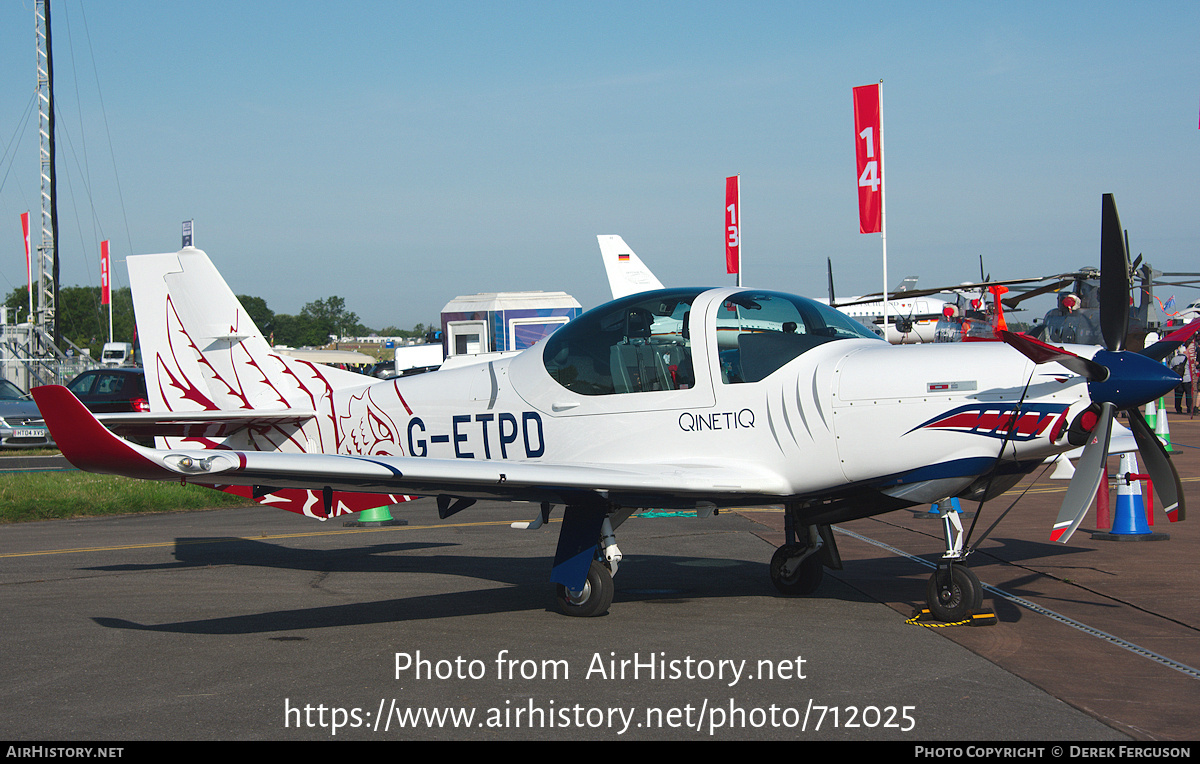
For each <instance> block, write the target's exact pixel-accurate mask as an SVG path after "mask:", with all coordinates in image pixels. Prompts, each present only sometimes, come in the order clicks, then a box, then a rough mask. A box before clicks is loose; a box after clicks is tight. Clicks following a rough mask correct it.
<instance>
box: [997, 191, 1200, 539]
mask: <svg viewBox="0 0 1200 764" xmlns="http://www.w3.org/2000/svg"><path fill="white" fill-rule="evenodd" d="M1130 286H1131V282H1130V265H1129V253H1128V247H1127V245H1126V242H1125V236H1124V232H1123V229H1122V228H1121V219H1120V217H1119V216H1118V215H1117V205H1116V202H1115V201H1114V200H1113V196H1112V194H1105V195H1104V199H1103V205H1102V217H1101V226H1100V332H1101V335H1102V336H1103V337H1104V349H1103V350H1099V351H1097V352H1096V353H1095V355H1093V356H1092V357H1091V358H1090V359H1088V358H1084V357H1083V356H1080V355H1077V354H1075V353H1072V352H1071V351H1069V350H1066V349H1064V348H1058V347H1054V346H1053V345H1048V344H1046V343H1044V342H1040V341H1038V340H1035V339H1033V338H1031V337H1025V336H1022V335H1015V334H1011V333H1009V332H1004V333H1003V336H1002V339H1003V340H1004V341H1005V342H1007V343H1008V344H1009V345H1011V346H1013V347H1014V348H1016V349H1017V350H1019V351H1020V352H1021V353H1023V354H1024V355H1025V356H1026V357H1027V358H1029V359H1031V360H1033V361H1034V362H1035V363H1046V362H1049V361H1055V362H1057V363H1059V364H1061V365H1063V366H1065V367H1066V368H1068V369H1070V370H1071V371H1073V372H1075V373H1076V374H1079V375H1080V376H1082V377H1085V378H1086V379H1087V380H1088V395H1089V396H1090V397H1091V399H1092V402H1093V403H1095V404H1097V407H1096V408H1097V409H1098V411H1097V412H1096V417H1097V419H1096V424H1095V426H1094V427H1093V428H1092V430H1091V432H1090V434H1089V437H1088V441H1087V443H1086V444H1085V445H1084V448H1083V455H1082V456H1081V457H1080V459H1079V466H1078V467H1077V468H1076V471H1075V477H1074V478H1072V479H1071V484H1070V486H1069V487H1068V488H1067V495H1066V498H1064V499H1063V503H1062V508H1061V509H1060V510H1059V512H1058V518H1057V519H1056V520H1055V522H1054V529H1053V531H1052V532H1051V535H1050V539H1051V540H1052V541H1061V542H1063V543H1066V541H1067V540H1068V539H1070V537H1071V534H1072V533H1074V532H1075V529H1076V528H1078V527H1079V524H1080V523H1081V522H1082V521H1083V518H1084V516H1085V515H1086V514H1087V511H1088V508H1089V507H1090V506H1091V502H1092V497H1094V496H1095V495H1096V491H1097V489H1098V488H1099V487H1100V482H1101V481H1102V480H1104V479H1105V471H1106V469H1107V467H1106V464H1107V462H1108V440H1109V434H1110V433H1111V431H1112V420H1113V416H1114V415H1115V414H1116V412H1117V411H1118V410H1123V411H1124V412H1125V415H1126V417H1127V418H1128V420H1129V425H1130V429H1131V430H1132V431H1133V436H1134V439H1135V440H1136V441H1137V444H1138V450H1139V451H1140V452H1141V454H1142V459H1143V461H1144V462H1145V464H1146V472H1147V473H1148V474H1149V475H1150V476H1151V479H1152V480H1153V481H1154V492H1155V494H1156V495H1157V496H1158V497H1159V498H1160V500H1161V501H1162V506H1163V509H1164V511H1165V512H1166V513H1167V517H1168V518H1169V519H1171V520H1172V521H1175V520H1182V519H1183V518H1184V505H1183V487H1182V485H1181V484H1180V482H1179V473H1178V472H1177V471H1176V470H1175V465H1173V464H1172V463H1171V459H1170V457H1169V456H1168V455H1167V452H1166V449H1164V448H1163V445H1162V443H1161V442H1159V440H1158V438H1157V437H1156V436H1155V435H1154V432H1153V431H1152V430H1151V429H1150V425H1149V424H1147V422H1146V419H1145V417H1143V416H1142V413H1141V411H1139V410H1138V406H1140V405H1142V404H1143V403H1148V402H1149V401H1152V400H1155V399H1156V398H1158V397H1160V396H1162V395H1165V394H1166V393H1167V392H1169V391H1170V390H1172V389H1174V387H1175V386H1176V385H1177V384H1179V378H1178V377H1177V376H1176V375H1175V374H1174V373H1173V372H1172V371H1171V370H1170V369H1168V368H1167V367H1166V366H1164V365H1162V364H1161V363H1159V362H1158V361H1160V360H1161V358H1162V357H1164V356H1165V352H1166V350H1165V348H1163V347H1160V346H1163V345H1170V346H1172V347H1178V345H1179V342H1180V341H1186V337H1183V338H1182V340H1181V339H1180V337H1181V336H1182V335H1183V334H1184V331H1183V330H1181V331H1180V332H1176V333H1175V334H1173V335H1171V336H1170V337H1168V338H1167V340H1169V342H1160V343H1157V344H1156V345H1153V346H1152V347H1151V348H1150V349H1149V350H1148V351H1145V352H1144V353H1134V352H1132V351H1127V350H1125V335H1126V333H1127V332H1128V329H1129V295H1130ZM1194 323H1195V326H1191V325H1189V327H1187V329H1190V331H1189V332H1187V336H1191V334H1193V333H1195V332H1196V331H1197V329H1200V321H1197V322H1194ZM1177 335H1178V336H1177ZM1160 353H1162V355H1160Z"/></svg>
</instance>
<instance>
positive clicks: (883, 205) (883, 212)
mask: <svg viewBox="0 0 1200 764" xmlns="http://www.w3.org/2000/svg"><path fill="white" fill-rule="evenodd" d="M883 139H884V130H883V80H880V81H879V179H880V184H879V210H880V212H879V216H880V222H879V233H880V240H881V242H882V243H883V338H884V339H885V340H887V339H888V274H887V181H886V178H887V175H886V174H885V171H884V167H883V163H884V160H885V159H886V157H887V154H886V153H884V150H883ZM888 341H889V342H890V341H891V340H888Z"/></svg>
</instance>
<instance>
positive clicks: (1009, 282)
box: [831, 275, 1071, 308]
mask: <svg viewBox="0 0 1200 764" xmlns="http://www.w3.org/2000/svg"><path fill="white" fill-rule="evenodd" d="M1049 280H1055V282H1054V284H1053V285H1052V286H1051V288H1050V289H1049V290H1047V291H1053V290H1054V289H1060V288H1061V287H1063V286H1065V285H1067V284H1070V283H1071V281H1070V280H1069V279H1068V278H1067V277H1066V276H1061V275H1060V276H1031V277H1029V278H1023V279H1006V280H1004V281H978V282H974V283H964V284H955V285H953V286H944V287H928V288H923V289H910V290H908V291H904V292H890V293H888V300H892V301H899V300H913V299H916V298H918V297H928V296H930V295H935V294H943V293H945V294H950V293H954V292H963V291H972V290H977V289H987V288H988V287H992V286H1014V285H1020V284H1036V283H1040V282H1043V281H1049ZM882 299H883V293H882V292H874V293H872V294H865V295H862V296H861V297H855V298H853V299H851V300H838V301H837V303H836V304H833V303H831V306H832V307H835V308H845V307H849V306H852V305H862V304H864V303H869V302H879V301H880V300H882ZM1022 299H1024V298H1023V297H1022Z"/></svg>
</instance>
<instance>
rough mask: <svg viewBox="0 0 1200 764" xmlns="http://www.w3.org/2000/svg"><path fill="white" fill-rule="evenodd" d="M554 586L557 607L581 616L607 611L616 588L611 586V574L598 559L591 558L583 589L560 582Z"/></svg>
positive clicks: (564, 611) (585, 616)
mask: <svg viewBox="0 0 1200 764" xmlns="http://www.w3.org/2000/svg"><path fill="white" fill-rule="evenodd" d="M555 586H557V587H558V609H559V610H561V611H562V612H563V613H564V614H566V615H573V616H579V617H581V618H587V617H589V616H593V615H604V614H605V613H607V612H608V606H609V605H611V604H612V599H613V592H614V590H615V588H616V587H614V586H613V580H612V574H611V573H609V572H608V568H606V567H605V566H604V563H602V562H600V561H599V560H592V566H591V567H590V568H589V569H588V576H587V581H584V582H583V589H581V590H579V591H577V592H576V591H572V590H570V589H568V588H567V587H565V586H563V585H562V584H556V585H555Z"/></svg>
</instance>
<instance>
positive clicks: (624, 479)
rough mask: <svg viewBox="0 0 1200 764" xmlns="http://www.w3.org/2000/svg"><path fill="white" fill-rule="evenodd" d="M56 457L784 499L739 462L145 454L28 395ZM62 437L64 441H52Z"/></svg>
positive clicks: (396, 482)
mask: <svg viewBox="0 0 1200 764" xmlns="http://www.w3.org/2000/svg"><path fill="white" fill-rule="evenodd" d="M33 394H34V398H35V399H36V400H37V403H38V407H39V408H40V409H41V411H42V412H43V413H44V414H45V415H46V417H45V418H46V423H47V425H49V427H50V430H51V432H52V433H54V435H55V440H56V441H57V442H58V445H59V448H60V449H61V450H62V453H63V455H64V456H65V457H67V459H68V461H70V462H71V463H72V464H74V465H75V466H76V467H78V468H79V469H82V470H85V471H89V472H102V473H109V474H117V475H126V476H129V477H136V478H142V479H157V480H185V481H186V482H190V483H199V484H202V485H245V486H255V487H256V488H264V487H265V488H274V489H283V488H305V489H313V488H316V489H318V490H320V489H324V488H328V489H331V490H337V491H354V492H362V493H388V494H414V495H425V496H432V495H445V496H452V497H462V498H497V499H507V500H517V501H550V502H557V503H576V502H577V501H579V500H580V499H581V498H583V494H593V495H597V496H607V495H610V494H620V495H621V496H623V497H630V496H636V497H647V498H653V497H659V498H661V499H663V500H664V501H669V500H671V499H673V498H674V499H677V498H679V497H681V496H687V495H688V494H694V495H701V494H703V495H706V496H711V495H713V494H714V493H715V494H724V495H728V496H730V497H731V499H732V498H735V497H743V496H763V495H781V494H785V493H786V492H787V488H786V483H785V481H784V480H782V479H781V478H780V477H779V476H778V475H776V474H774V473H771V472H769V471H767V470H761V469H759V470H756V469H754V468H753V467H748V466H747V465H746V464H744V463H739V464H738V465H737V466H736V467H734V466H724V465H718V464H703V463H693V464H686V463H681V464H562V463H558V464H555V463H544V462H505V461H487V460H472V459H428V458H422V457H411V456H369V455H344V454H304V453H280V452H277V451H225V450H215V449H209V450H204V449H166V450H156V449H153V448H143V447H141V446H136V445H134V444H132V443H128V442H126V441H124V440H122V439H120V438H119V437H117V436H116V435H115V434H113V433H112V432H110V431H109V430H108V429H106V428H105V427H104V425H103V424H101V423H100V421H99V420H98V419H97V418H96V417H95V416H94V415H93V414H92V413H91V412H90V411H88V410H87V409H86V408H85V407H84V406H83V404H82V403H80V402H79V400H78V399H77V398H76V397H75V396H74V395H72V394H71V392H70V391H69V390H67V389H66V388H65V387H61V386H57V385H48V386H44V387H38V388H34V391H33ZM60 435H61V436H62V437H61V438H60V437H59V436H60Z"/></svg>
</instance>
